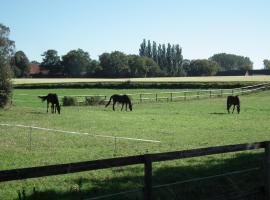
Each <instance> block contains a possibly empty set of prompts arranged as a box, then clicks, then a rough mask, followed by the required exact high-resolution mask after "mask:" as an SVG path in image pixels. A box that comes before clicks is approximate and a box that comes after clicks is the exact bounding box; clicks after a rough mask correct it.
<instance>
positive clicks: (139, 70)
mask: <svg viewBox="0 0 270 200" xmlns="http://www.w3.org/2000/svg"><path fill="white" fill-rule="evenodd" d="M128 66H129V69H130V76H131V77H143V76H144V75H145V71H146V69H145V61H144V57H141V56H137V55H129V56H128Z"/></svg>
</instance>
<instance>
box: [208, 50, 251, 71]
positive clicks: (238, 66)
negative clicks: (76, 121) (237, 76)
mask: <svg viewBox="0 0 270 200" xmlns="http://www.w3.org/2000/svg"><path fill="white" fill-rule="evenodd" d="M209 59H210V60H212V61H215V62H217V63H218V64H219V65H220V67H221V70H222V71H226V70H251V69H252V68H253V63H252V62H251V61H250V59H249V58H248V57H244V56H238V55H234V54H226V53H220V54H215V55H213V56H212V57H211V58H209Z"/></svg>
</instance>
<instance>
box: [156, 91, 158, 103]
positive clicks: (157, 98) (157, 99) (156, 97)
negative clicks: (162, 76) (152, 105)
mask: <svg viewBox="0 0 270 200" xmlns="http://www.w3.org/2000/svg"><path fill="white" fill-rule="evenodd" d="M157 100H158V98H157V93H156V102H157Z"/></svg>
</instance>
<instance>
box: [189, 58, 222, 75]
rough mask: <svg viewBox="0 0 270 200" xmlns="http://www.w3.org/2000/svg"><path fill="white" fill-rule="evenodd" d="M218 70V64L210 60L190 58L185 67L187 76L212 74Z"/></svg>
mask: <svg viewBox="0 0 270 200" xmlns="http://www.w3.org/2000/svg"><path fill="white" fill-rule="evenodd" d="M218 70H219V65H218V64H217V63H216V62H214V61H211V60H206V59H202V60H192V61H191V62H190V64H189V66H188V68H187V75H188V76H212V75H214V74H216V72H217V71H218Z"/></svg>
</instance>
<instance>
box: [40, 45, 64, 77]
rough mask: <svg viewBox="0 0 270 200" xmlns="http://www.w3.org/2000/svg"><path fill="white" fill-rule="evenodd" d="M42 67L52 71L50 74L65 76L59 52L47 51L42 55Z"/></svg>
mask: <svg viewBox="0 0 270 200" xmlns="http://www.w3.org/2000/svg"><path fill="white" fill-rule="evenodd" d="M41 56H42V57H43V59H42V62H41V64H40V66H41V67H44V68H46V69H48V70H49V71H50V74H53V75H55V74H63V66H62V63H61V59H60V56H58V52H57V51H56V50H54V49H49V50H47V51H45V52H44V53H43V54H42V55H41Z"/></svg>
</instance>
